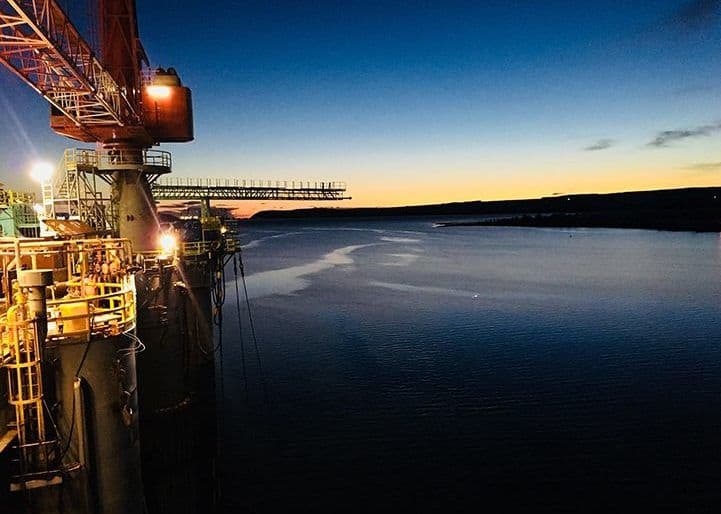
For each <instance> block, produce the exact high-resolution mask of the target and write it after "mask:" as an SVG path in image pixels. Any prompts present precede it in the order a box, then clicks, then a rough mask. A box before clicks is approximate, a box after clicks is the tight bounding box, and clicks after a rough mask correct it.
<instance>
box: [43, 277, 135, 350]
mask: <svg viewBox="0 0 721 514" xmlns="http://www.w3.org/2000/svg"><path fill="white" fill-rule="evenodd" d="M64 285H65V286H67V288H68V290H69V291H70V290H72V291H73V292H74V293H73V294H69V295H68V296H66V297H64V298H60V299H51V300H49V301H48V339H50V340H54V339H58V340H67V339H72V340H77V339H80V340H84V341H88V340H89V339H90V336H91V335H95V336H101V337H109V336H115V335H119V334H121V333H125V332H128V331H129V330H132V329H133V328H135V319H136V305H135V282H134V280H133V278H132V277H130V276H126V277H124V278H123V280H122V282H120V283H115V282H91V281H84V282H81V281H69V282H67V283H66V284H64Z"/></svg>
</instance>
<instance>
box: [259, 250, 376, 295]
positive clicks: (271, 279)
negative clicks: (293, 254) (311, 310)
mask: <svg viewBox="0 0 721 514" xmlns="http://www.w3.org/2000/svg"><path fill="white" fill-rule="evenodd" d="M368 246H375V245H374V244H364V245H351V246H344V247H343V248H338V249H337V250H333V251H332V252H330V253H327V254H325V255H324V256H323V257H321V258H320V259H318V260H317V261H313V262H309V263H308V264H301V265H300V266H292V267H290V268H283V269H277V270H270V271H261V272H260V273H254V274H253V275H248V276H247V277H245V278H246V282H247V285H248V296H249V297H250V298H251V299H253V298H261V297H263V296H271V295H290V294H294V293H296V292H298V291H301V290H303V289H305V288H306V287H308V285H309V284H310V280H308V279H307V278H305V277H308V276H309V275H314V274H316V273H320V272H321V271H325V270H329V269H331V268H334V267H336V266H348V265H351V264H353V263H354V262H355V261H354V260H353V257H351V255H350V254H351V253H352V252H354V251H356V250H359V249H361V248H366V247H368Z"/></svg>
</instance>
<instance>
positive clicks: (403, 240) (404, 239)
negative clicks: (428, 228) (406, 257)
mask: <svg viewBox="0 0 721 514" xmlns="http://www.w3.org/2000/svg"><path fill="white" fill-rule="evenodd" d="M381 241H387V242H388V243H407V244H414V243H420V242H421V240H420V239H411V238H410V237H387V236H386V237H381Z"/></svg>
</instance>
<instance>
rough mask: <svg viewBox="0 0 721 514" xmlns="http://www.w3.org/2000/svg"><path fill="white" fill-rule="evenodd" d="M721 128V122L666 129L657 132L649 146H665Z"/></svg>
mask: <svg viewBox="0 0 721 514" xmlns="http://www.w3.org/2000/svg"><path fill="white" fill-rule="evenodd" d="M719 130H721V123H714V124H711V125H701V126H698V127H694V128H691V129H676V130H664V131H662V132H659V133H658V134H656V137H655V138H653V140H651V141H650V142H649V143H648V146H653V147H656V148H665V147H667V146H670V145H671V144H672V143H675V142H677V141H682V140H684V139H690V138H694V137H702V136H709V135H711V134H713V133H714V132H718V131H719Z"/></svg>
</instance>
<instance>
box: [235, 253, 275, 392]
mask: <svg viewBox="0 0 721 514" xmlns="http://www.w3.org/2000/svg"><path fill="white" fill-rule="evenodd" d="M238 261H239V264H240V277H241V279H242V280H243V291H244V292H245V305H246V307H247V309H248V324H249V325H250V335H251V337H252V338H253V347H254V348H255V357H256V360H257V362H258V373H259V375H260V382H261V385H262V386H263V400H264V401H265V402H267V401H268V389H267V387H266V383H265V375H264V374H263V364H262V361H261V358H260V351H259V349H258V338H257V337H256V335H255V323H254V322H253V311H252V309H251V308H250V297H249V296H248V284H247V283H246V281H245V266H244V265H243V252H242V251H238Z"/></svg>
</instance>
